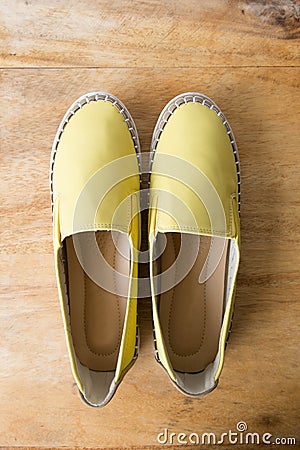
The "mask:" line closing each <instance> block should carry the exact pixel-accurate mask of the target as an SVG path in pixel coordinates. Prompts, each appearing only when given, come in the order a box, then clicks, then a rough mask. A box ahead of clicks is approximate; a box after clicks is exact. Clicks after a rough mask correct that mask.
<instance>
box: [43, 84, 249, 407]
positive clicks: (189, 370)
mask: <svg viewBox="0 0 300 450" xmlns="http://www.w3.org/2000/svg"><path fill="white" fill-rule="evenodd" d="M149 154H150V167H149V168H148V167H147V168H146V169H145V158H144V157H143V155H148V156H149ZM149 154H143V153H140V144H139V138H138V133H137V130H136V126H135V124H134V121H133V119H132V117H131V115H130V113H129V112H128V110H127V108H126V107H125V105H124V104H122V102H121V101H120V100H119V99H117V98H116V97H114V96H112V95H110V94H108V93H103V92H95V93H89V94H86V95H84V96H82V97H80V98H79V99H78V100H77V101H76V102H75V103H74V104H73V105H72V106H71V107H70V108H69V110H68V111H67V113H66V114H65V116H64V118H63V120H62V122H61V124H60V126H59V129H58V131H57V134H56V137H55V140H54V144H53V149H52V155H51V168H50V178H51V197H52V208H53V240H54V251H55V267H56V276H57V283H58V290H59V297H60V302H61V309H62V313H63V320H64V327H65V332H66V336H67V343H68V349H69V355H70V360H71V365H72V370H73V374H74V377H75V380H76V382H77V385H78V387H79V391H80V392H81V394H82V397H83V398H84V400H85V401H86V402H87V403H88V404H90V405H92V406H103V405H105V404H106V403H108V402H109V400H110V399H111V397H112V396H113V394H114V392H115V390H116V388H117V386H118V385H119V383H120V381H121V380H122V378H123V376H124V374H125V373H126V371H127V370H128V369H129V368H130V366H131V365H132V363H133V362H134V360H135V359H136V357H137V353H138V343H139V337H138V328H137V299H138V298H141V297H146V296H151V297H152V310H153V323H154V344H155V356H156V359H157V360H158V361H159V362H160V363H161V364H162V365H163V367H164V368H165V370H166V371H167V373H168V375H169V376H170V378H171V380H172V381H173V382H174V383H175V385H176V386H177V387H178V388H179V389H180V390H181V391H182V392H184V393H186V394H188V395H192V396H199V395H202V394H205V393H207V392H209V391H211V390H212V389H214V387H215V386H216V385H217V382H218V378H219V375H220V372H221V369H222V366H223V360H224V351H225V346H226V340H227V337H228V333H229V330H230V324H231V319H232V314H233V306H234V293H235V281H236V275H237V270H238V264H239V239H240V226H239V202H240V199H239V196H240V189H239V188H240V172H239V159H238V153H237V147H236V143H235V139H234V136H233V133H232V130H231V128H230V126H229V124H228V122H227V121H226V119H225V116H224V115H223V113H222V112H221V111H220V110H219V108H218V107H217V106H216V104H215V103H214V102H213V101H212V100H210V99H209V98H208V97H206V96H205V95H202V94H199V93H194V92H191V93H185V94H181V95H179V96H177V97H175V98H174V99H172V100H171V101H170V102H169V103H168V104H167V105H166V107H165V108H164V109H163V111H162V113H161V115H160V117H159V119H158V122H157V124H156V127H155V130H154V133H153V139H152V144H151V151H150V153H149ZM145 171H147V172H149V174H150V175H149V189H148V190H147V192H146V194H147V195H144V194H145V192H143V191H141V186H140V181H141V173H142V172H145ZM145 199H146V201H145ZM144 208H148V209H149V222H148V237H149V251H148V253H147V254H145V253H143V254H141V253H140V252H139V248H140V241H141V214H140V212H141V210H142V209H144ZM147 255H148V257H149V268H150V283H149V280H147V279H146V280H145V279H144V280H139V278H138V264H139V260H141V256H142V257H143V258H144V259H145V257H146V256H147ZM148 286H149V288H148Z"/></svg>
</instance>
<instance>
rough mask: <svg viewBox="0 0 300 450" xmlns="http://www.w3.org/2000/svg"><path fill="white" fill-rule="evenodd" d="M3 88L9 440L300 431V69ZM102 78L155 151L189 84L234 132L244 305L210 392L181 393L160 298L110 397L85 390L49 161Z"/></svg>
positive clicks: (126, 443) (100, 72)
mask: <svg viewBox="0 0 300 450" xmlns="http://www.w3.org/2000/svg"><path fill="white" fill-rule="evenodd" d="M154 4H155V2H154ZM145 80H147V82H146V81H145ZM0 89H1V98H2V101H1V104H0V113H1V117H2V119H1V120H2V128H1V156H0V157H1V168H0V189H1V194H2V200H1V241H0V253H1V258H0V288H1V302H0V330H1V346H0V357H1V359H0V361H1V363H0V393H1V404H0V446H3V447H4V448H6V447H9V446H10V447H16V446H21V447H27V448H28V447H30V448H32V447H58V448H59V447H70V448H71V447H74V446H77V447H97V448H102V449H103V448H115V449H117V448H120V449H121V448H122V449H123V448H126V447H131V448H134V447H135V448H147V446H148V448H149V449H154V448H161V447H163V446H162V445H160V444H158V442H157V435H158V433H160V432H162V431H163V430H164V429H165V428H167V429H168V430H169V432H170V433H171V432H174V433H176V434H178V433H180V432H183V433H187V434H189V433H192V432H196V433H198V434H201V433H204V432H215V433H217V434H218V435H220V434H221V433H222V432H226V431H228V430H229V429H232V430H235V429H236V424H237V422H239V421H245V422H246V423H247V424H248V429H249V431H250V432H258V433H261V434H263V433H265V432H269V433H272V434H273V435H274V436H283V437H284V436H296V437H297V438H298V439H299V438H300V436H299V427H298V424H299V403H300V399H299V389H298V380H299V365H298V360H299V339H298V328H299V312H300V307H299V302H298V294H299V277H298V268H299V262H300V261H299V252H297V251H296V245H297V243H299V237H300V232H299V219H300V209H299V201H300V191H299V183H298V182H297V181H296V180H298V177H299V175H298V174H299V168H300V167H299V166H300V157H299V152H298V149H299V133H298V124H299V116H300V107H299V91H300V89H299V69H297V68H277V69H276V70H275V69H274V68H242V69H241V68H233V69H231V70H230V71H228V69H224V68H215V69H214V68H202V69H180V70H179V69H170V70H168V71H165V70H164V69H159V68H157V69H142V68H140V69H76V70H70V69H69V70H64V69H57V70H56V69H53V70H42V69H28V70H27V69H19V70H17V69H9V70H2V71H1V84H0ZM95 89H101V90H107V91H110V92H112V93H114V94H115V95H117V96H119V97H120V98H121V99H122V100H123V101H124V102H125V103H126V105H127V106H128V108H129V110H130V111H131V113H132V114H133V117H134V118H135V120H136V123H137V127H138V130H139V133H140V137H141V142H142V145H143V150H144V151H147V150H148V149H149V143H150V138H151V132H152V130H153V127H154V124H155V122H156V119H157V116H158V114H159V112H160V110H161V109H162V107H163V106H164V104H165V103H166V102H167V101H168V100H169V99H170V98H171V97H172V96H174V95H176V94H178V93H180V92H183V91H187V90H198V91H202V92H204V93H206V94H207V95H209V96H211V97H212V98H213V99H214V100H215V101H216V102H217V103H218V104H219V106H220V107H221V108H222V109H223V111H224V113H225V114H226V115H227V118H228V120H229V121H230V123H231V125H232V127H233V129H234V131H235V134H236V138H237V141H238V145H239V150H240V156H241V165H242V202H243V204H242V231H243V236H242V238H243V241H242V244H243V247H242V263H241V269H240V274H239V283H238V290H237V307H236V313H235V321H234V327H233V333H232V336H231V341H230V344H229V346H228V349H227V354H226V360H225V367H224V371H223V374H222V377H221V380H220V384H219V387H218V388H217V390H215V391H214V392H213V393H211V394H210V395H208V396H206V397H204V398H199V399H192V398H187V397H184V396H183V395H182V394H180V393H179V392H178V391H177V390H176V389H175V388H174V387H173V386H172V385H171V383H170V382H169V380H168V378H167V375H166V374H165V372H164V371H163V369H162V368H161V367H160V366H159V365H158V364H156V363H155V361H154V357H153V351H152V331H151V319H150V317H151V310H150V303H149V301H147V300H141V301H140V305H139V321H140V329H141V350H140V355H139V358H138V360H137V362H136V364H135V365H134V367H133V368H132V369H131V370H130V372H129V373H128V374H127V376H126V377H125V379H124V382H123V383H122V385H121V386H120V388H119V390H118V392H117V393H116V396H115V397H114V399H113V400H112V401H111V403H110V404H109V405H107V406H106V407H105V408H103V409H92V408H88V407H87V406H86V405H84V404H83V403H81V401H80V400H79V397H78V394H77V390H76V387H75V384H74V382H73V379H72V376H71V372H70V368H69V363H68V358H67V353H66V345H65V341H64V335H63V328H62V321H61V318H60V311H59V305H58V299H57V293H56V285H55V278H54V269H53V257H52V245H51V211H50V199H49V193H48V166H49V154H50V148H51V144H52V140H53V137H54V135H55V131H56V127H57V126H58V124H59V122H60V119H61V117H62V116H63V114H64V112H65V110H66V109H67V107H68V106H69V105H70V104H71V102H72V101H73V100H74V99H76V98H77V97H78V96H79V95H81V94H83V93H85V92H88V91H92V90H95ZM297 433H298V434H297ZM175 444H176V441H175V442H174V446H172V445H169V447H170V448H177V447H175ZM191 448H195V446H194V447H191ZM212 448H213V447H212ZM236 448H239V447H238V446H237V447H236Z"/></svg>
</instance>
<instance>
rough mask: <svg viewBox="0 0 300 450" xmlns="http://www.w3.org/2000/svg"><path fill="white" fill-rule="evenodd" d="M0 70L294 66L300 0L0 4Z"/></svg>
mask: <svg viewBox="0 0 300 450" xmlns="http://www.w3.org/2000/svg"><path fill="white" fill-rule="evenodd" d="M0 7H1V28H0V37H1V40H0V67H76V66H79V67H136V68H139V67H187V68H188V67H203V66H228V65H231V66H232V65H233V66H249V65H251V66H287V65H288V66H299V61H300V54H299V41H298V39H299V36H300V23H299V17H300V4H299V1H298V0H274V1H272V2H270V1H265V0H258V1H254V0H227V1H224V0H214V1H210V0H188V1H170V0H151V1H145V0H142V1H140V0H127V1H126V2H125V1H123V2H122V1H111V0H93V1H88V0H80V1H76V2H74V1H71V0H64V1H62V0H51V2H49V1H46V0H34V1H32V0H1V2H0Z"/></svg>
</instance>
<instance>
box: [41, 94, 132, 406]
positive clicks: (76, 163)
mask: <svg viewBox="0 0 300 450" xmlns="http://www.w3.org/2000/svg"><path fill="white" fill-rule="evenodd" d="M139 152H140V145H139V139H138V134H137V130H136V127H135V124H134V122H133V120H132V117H131V115H130V114H129V112H128V110H127V109H126V107H125V106H124V105H123V104H122V103H121V102H120V100H118V99H117V98H116V97H114V96H112V95H110V94H107V93H103V92H94V93H90V94H86V95H84V96H82V97H80V98H79V99H78V100H76V101H75V103H74V104H73V105H72V106H71V107H70V108H69V110H68V111H67V113H66V114H65V116H64V118H63V120H62V122H61V124H60V126H59V128H58V131H57V134H56V137H55V140H54V143H53V148H52V154H51V166H50V184H51V198H52V211H53V242H54V255H55V269H56V278H57V284H58V292H59V298H60V304H61V310H62V315H63V321H64V327H65V333H66V337H67V345H68V350H69V356H70V360H71V366H72V371H73V375H74V378H75V380H76V383H77V385H78V388H79V391H80V393H81V394H82V397H83V399H84V400H85V401H86V402H87V403H88V404H89V405H92V406H103V405H105V404H106V403H107V402H108V401H109V400H110V399H111V397H112V396H113V394H114V392H115V390H116V388H117V386H118V384H119V383H120V381H121V379H122V377H123V376H124V374H125V373H126V371H127V370H128V369H129V367H130V366H131V365H132V363H133V362H134V360H135V358H136V356H137V352H138V330H137V288H138V286H137V277H138V262H137V253H138V248H139V245H140V216H139V190H140V170H139Z"/></svg>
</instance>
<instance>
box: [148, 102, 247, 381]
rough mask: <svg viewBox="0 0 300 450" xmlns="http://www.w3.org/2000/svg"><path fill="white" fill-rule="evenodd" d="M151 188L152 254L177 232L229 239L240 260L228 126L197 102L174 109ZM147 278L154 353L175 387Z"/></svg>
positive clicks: (226, 325) (235, 182)
mask: <svg viewBox="0 0 300 450" xmlns="http://www.w3.org/2000/svg"><path fill="white" fill-rule="evenodd" d="M150 188H151V190H150V211H149V241H150V255H152V253H153V242H154V240H155V236H156V234H157V233H158V232H159V231H160V232H171V231H172V232H173V231H178V232H181V233H191V234H202V235H207V236H220V237H226V238H231V239H233V240H234V241H235V243H236V244H237V261H238V258H239V251H238V246H239V239H240V220H239V213H238V179H237V169H236V163H235V158H234V154H233V150H232V145H231V142H230V139H229V136H228V134H227V130H226V127H225V125H224V124H223V123H222V120H221V118H220V117H219V116H218V115H217V114H216V112H215V111H213V110H211V109H209V108H208V107H207V106H204V105H202V104H200V103H197V102H195V103H193V102H188V103H186V104H182V105H180V107H179V108H177V109H175V111H174V112H173V114H172V115H171V117H169V119H168V121H167V123H166V125H165V126H164V129H163V131H162V133H161V135H160V137H159V141H158V143H157V146H156V150H155V154H154V158H153V165H152V173H151V182H150ZM152 259H153V255H152V257H151V261H152ZM237 265H238V263H237ZM236 273H237V266H236V269H235V271H234V273H233V274H232V286H231V287H230V289H229V294H228V304H227V308H226V312H225V314H224V327H223V331H222V334H221V336H220V360H219V364H218V368H217V371H216V374H215V380H217V378H218V376H219V374H220V371H221V368H222V365H223V360H224V348H225V340H226V336H227V331H228V328H229V325H230V318H231V315H232V309H233V300H234V283H235V277H236ZM150 274H151V275H150V276H151V284H152V300H153V304H152V306H153V320H154V328H155V334H156V341H157V350H158V353H159V358H160V360H161V362H162V364H163V366H164V367H165V369H166V370H167V372H168V374H169V376H170V377H171V379H172V380H173V381H175V382H176V375H175V373H174V371H173V368H172V367H171V364H170V361H169V358H168V354H167V352H166V350H165V346H164V340H163V336H162V331H161V327H160V321H159V313H158V308H157V302H156V298H155V295H154V287H153V266H152V265H151V267H150Z"/></svg>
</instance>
